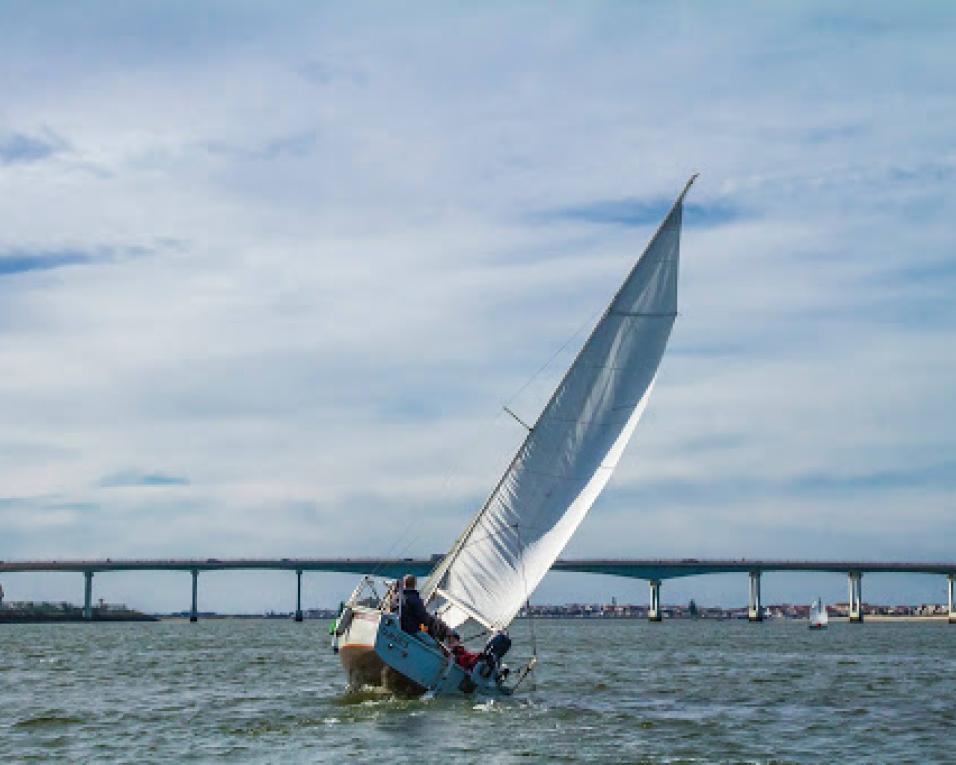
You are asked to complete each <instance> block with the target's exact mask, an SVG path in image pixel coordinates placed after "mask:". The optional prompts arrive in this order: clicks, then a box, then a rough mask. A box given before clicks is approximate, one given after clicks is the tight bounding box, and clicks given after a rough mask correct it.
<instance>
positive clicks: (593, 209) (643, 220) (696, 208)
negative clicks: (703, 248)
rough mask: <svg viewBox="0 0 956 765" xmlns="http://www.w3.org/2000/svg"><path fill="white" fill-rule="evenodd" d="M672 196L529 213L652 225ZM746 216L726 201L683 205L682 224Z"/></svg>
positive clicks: (547, 218)
mask: <svg viewBox="0 0 956 765" xmlns="http://www.w3.org/2000/svg"><path fill="white" fill-rule="evenodd" d="M673 201H674V200H673V199H672V198H671V199H668V198H659V199H652V200H646V199H637V198H628V199H606V200H599V201H595V202H589V203H586V204H580V205H570V206H568V207H561V208H558V209H556V210H549V211H544V212H539V213H535V214H533V215H532V216H531V217H532V219H533V220H536V221H538V222H540V223H553V222H555V221H560V220H565V221H571V222H580V223H593V224H598V225H615V226H656V225H657V224H658V223H660V222H661V219H662V218H663V216H664V215H665V214H666V213H667V210H668V209H669V208H670V206H671V204H673ZM746 217H748V216H747V215H746V213H745V212H744V210H742V209H740V208H737V207H733V206H731V205H730V204H727V203H719V202H715V203H711V204H698V203H695V202H687V203H686V204H685V205H684V226H686V227H695V226H696V227H708V226H719V225H722V224H725V223H733V222H735V221H739V220H742V219H745V218H746Z"/></svg>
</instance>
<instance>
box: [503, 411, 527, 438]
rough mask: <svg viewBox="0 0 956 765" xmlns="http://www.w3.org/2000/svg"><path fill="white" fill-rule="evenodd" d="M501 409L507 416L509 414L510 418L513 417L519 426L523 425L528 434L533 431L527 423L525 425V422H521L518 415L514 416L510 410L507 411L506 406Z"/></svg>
mask: <svg viewBox="0 0 956 765" xmlns="http://www.w3.org/2000/svg"><path fill="white" fill-rule="evenodd" d="M501 408H502V409H504V410H505V411H506V412H507V413H508V414H510V415H511V416H512V417H514V418H515V420H517V421H518V424H519V425H524V427H525V429H526V430H527V431H528V432H529V433H530V432H531V431H532V430H534V428H532V427H531V426H530V425H529V424H528V423H526V422H525V421H524V420H522V419H521V418H520V417H519V416H518V415H516V414H515V413H514V412H512V411H511V409H509V408H508V407H507V406H503V407H501Z"/></svg>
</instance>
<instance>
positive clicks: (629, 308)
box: [424, 176, 696, 629]
mask: <svg viewBox="0 0 956 765" xmlns="http://www.w3.org/2000/svg"><path fill="white" fill-rule="evenodd" d="M694 178H696V176H693V177H692V178H691V179H690V180H689V181H688V182H687V185H686V186H685V187H684V190H683V191H682V192H681V193H680V195H679V196H678V197H677V200H676V201H675V202H674V204H673V206H672V207H671V209H670V212H668V214H667V217H666V218H665V219H664V221H663V223H661V225H660V228H658V230H657V232H656V233H655V234H654V237H653V238H652V239H651V241H650V243H649V244H648V245H647V248H646V249H645V250H644V253H643V254H642V255H641V257H640V258H639V259H638V261H637V263H636V264H635V265H634V267H633V269H632V270H631V272H630V274H629V275H628V277H627V279H626V280H625V281H624V284H623V285H622V286H621V288H620V289H619V290H618V292H617V295H615V297H614V299H613V300H612V301H611V304H610V305H609V306H608V308H607V310H606V311H605V312H604V315H603V316H602V317H601V319H600V321H599V322H598V324H597V326H596V327H595V328H594V331H593V332H592V333H591V336H590V337H589V338H588V340H587V342H586V343H585V344H584V347H583V348H582V349H581V351H580V353H579V354H578V356H577V358H576V359H575V360H574V363H573V364H572V365H571V368H570V369H569V370H568V372H567V373H566V374H565V376H564V379H563V380H562V381H561V383H560V384H559V385H558V387H557V390H555V392H554V394H553V395H552V397H551V400H550V401H549V402H548V404H547V405H546V406H545V408H544V410H543V411H542V412H541V415H540V416H539V417H538V420H537V422H536V423H535V424H534V426H533V427H532V428H531V429H530V431H529V433H528V436H527V438H526V439H525V441H524V443H523V444H522V445H521V448H520V449H519V450H518V453H517V455H516V456H515V458H514V460H512V462H511V465H510V466H509V467H508V469H507V471H505V474H504V476H503V477H502V478H501V480H500V481H499V483H498V485H497V486H496V487H495V489H494V491H493V492H492V494H491V496H490V497H489V498H488V500H487V502H485V504H484V505H483V506H482V508H481V510H479V511H478V513H477V515H476V516H475V517H474V519H473V520H472V522H471V523H470V524H469V525H468V527H467V528H466V529H465V532H464V533H463V534H462V535H461V536H460V537H459V538H458V541H457V542H456V543H455V545H454V546H453V547H452V549H451V551H450V552H449V553H448V554H447V555H446V556H445V557H444V558H443V559H442V560H441V561H440V562H439V563H438V565H437V566H436V568H435V570H434V571H433V572H432V574H431V576H430V577H429V580H428V583H427V585H426V587H425V592H424V594H425V596H426V598H428V599H429V602H430V607H432V608H433V609H435V611H436V612H437V613H438V614H439V615H440V616H441V617H442V618H443V619H444V621H445V622H446V623H448V624H449V625H450V626H453V627H454V626H457V625H459V624H461V623H462V622H464V621H465V620H467V619H468V618H469V617H470V618H472V619H475V620H476V621H478V622H480V623H481V624H483V625H484V626H485V627H488V628H490V629H503V628H505V627H507V626H508V624H510V623H511V620H512V619H514V617H515V615H516V614H517V613H518V611H519V610H520V609H521V607H522V606H523V605H524V603H525V601H526V600H527V598H528V596H529V595H530V594H531V592H532V591H533V590H534V589H535V588H536V587H537V586H538V583H539V582H540V581H541V579H542V578H543V577H544V575H545V574H546V573H547V572H548V569H550V568H551V566H552V564H553V563H554V561H555V560H556V559H557V557H558V555H560V554H561V551H562V550H563V549H564V547H565V545H566V544H567V543H568V540H570V538H571V535H572V534H574V532H575V530H576V529H577V527H578V525H579V524H580V523H581V521H582V520H583V519H584V516H585V515H586V514H587V512H588V510H589V509H590V508H591V505H592V504H594V501H595V500H596V499H597V497H598V495H599V494H600V493H601V490H602V489H603V488H604V486H605V484H606V483H607V482H608V480H609V479H610V477H611V472H612V471H613V470H614V468H615V467H616V466H617V463H618V460H620V458H621V454H622V452H623V451H624V447H625V446H626V445H627V442H628V440H629V439H630V437H631V434H632V433H633V432H634V428H635V427H636V425H637V421H638V419H639V418H640V416H641V413H642V412H643V411H644V407H645V406H646V405H647V399H648V396H649V395H650V392H651V388H652V387H653V385H654V378H655V377H656V375H657V368H658V366H659V365H660V361H661V357H662V356H663V354H664V348H665V346H666V344H667V339H668V337H669V336H670V333H671V328H672V327H673V325H674V319H675V317H676V316H677V270H678V260H679V253H680V229H681V215H682V209H683V201H684V196H685V195H686V194H687V191H688V189H689V188H690V186H691V184H692V183H693V182H694Z"/></svg>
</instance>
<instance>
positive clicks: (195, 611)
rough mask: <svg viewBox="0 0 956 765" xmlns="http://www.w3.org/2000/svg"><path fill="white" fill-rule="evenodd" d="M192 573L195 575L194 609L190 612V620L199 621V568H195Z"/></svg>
mask: <svg viewBox="0 0 956 765" xmlns="http://www.w3.org/2000/svg"><path fill="white" fill-rule="evenodd" d="M192 575H193V606H192V610H191V611H190V612H189V621H191V622H198V621H199V613H198V611H199V609H198V608H197V607H196V606H197V602H198V598H197V597H196V596H197V595H198V592H199V570H198V569H195V568H194V569H193V570H192Z"/></svg>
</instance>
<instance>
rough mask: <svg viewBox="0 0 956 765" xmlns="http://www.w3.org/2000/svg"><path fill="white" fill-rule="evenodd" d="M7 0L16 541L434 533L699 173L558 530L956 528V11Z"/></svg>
mask: <svg viewBox="0 0 956 765" xmlns="http://www.w3.org/2000/svg"><path fill="white" fill-rule="evenodd" d="M0 14H3V15H4V20H5V21H6V22H7V23H3V24H0V65H2V66H3V67H4V71H7V72H10V73H11V76H9V77H7V78H5V79H4V80H3V82H2V84H0V95H2V96H3V102H4V122H5V124H9V125H16V126H26V127H23V128H21V129H19V131H13V132H4V133H2V135H3V136H4V138H3V139H2V140H0V146H2V147H4V149H3V151H4V152H6V153H0V171H2V172H0V195H2V198H3V199H4V205H3V206H2V209H0V232H2V242H0V276H5V277H6V278H0V335H2V342H0V369H3V374H2V375H0V410H2V411H3V412H4V427H3V443H2V444H0V454H2V457H3V459H2V460H0V483H2V485H3V486H4V487H5V488H4V491H5V493H8V494H9V495H10V496H11V497H27V498H29V497H35V498H39V499H36V500H35V501H31V502H21V503H20V504H18V505H17V506H16V507H13V506H9V507H0V511H2V512H4V513H5V515H4V524H5V525H4V528H5V530H7V533H5V534H3V535H0V557H13V556H14V555H17V556H19V555H28V554H29V555H33V556H36V557H54V556H64V555H87V554H91V555H92V554H101V555H103V556H104V557H105V556H113V557H117V556H120V555H134V554H155V555H157V556H159V555H177V554H197V555H217V556H228V555H230V554H263V555H266V554H274V555H277V556H282V555H296V554H330V555H331V554H361V553H363V552H366V553H369V554H372V553H378V552H380V553H385V552H386V551H388V550H389V549H390V548H392V547H393V546H395V547H399V548H402V549H403V550H405V551H406V552H407V553H408V554H430V553H432V552H437V551H439V550H441V549H444V548H445V547H446V546H447V545H448V544H449V543H450V541H451V540H453V539H454V538H455V536H456V535H457V534H458V533H459V532H460V530H461V528H462V526H463V525H464V523H465V522H466V521H467V519H468V517H469V516H470V514H471V513H472V512H473V511H474V509H475V508H476V507H477V506H478V505H480V503H481V501H482V499H483V498H484V496H486V495H487V492H488V491H489V490H490V488H491V486H493V485H494V482H495V481H496V480H497V478H498V476H499V475H500V473H501V471H502V470H503V469H504V467H505V465H506V464H507V462H508V460H509V459H510V458H511V456H512V454H513V453H514V450H515V449H516V448H517V446H518V444H519V443H520V440H521V437H522V431H521V428H520V426H517V424H516V423H514V422H513V421H512V420H510V418H508V417H507V416H502V415H501V413H500V412H501V404H502V403H503V402H509V406H511V407H512V408H513V409H514V410H515V411H516V412H518V413H519V414H520V415H521V416H522V418H524V419H526V420H530V419H534V417H535V415H536V414H537V412H538V411H539V409H540V407H541V406H542V404H543V402H544V401H546V400H547V398H548V396H549V394H550V392H551V390H552V389H553V386H554V384H555V383H556V382H557V380H558V379H559V378H560V376H561V374H562V372H563V370H564V368H565V367H566V365H567V364H568V363H570V360H571V359H572V358H573V357H574V354H575V352H576V350H577V348H578V347H579V346H580V343H581V341H582V340H583V338H584V337H586V335H587V332H588V330H589V327H590V326H591V324H592V323H593V320H594V317H596V316H597V315H599V314H600V312H601V311H602V310H603V308H604V306H605V305H606V302H607V300H608V299H609V297H610V295H612V294H613V292H614V290H615V289H616V288H617V285H618V284H619V282H620V280H621V278H622V277H623V276H624V274H626V273H627V271H628V269H629V268H630V266H631V265H632V264H633V262H634V259H635V258H636V257H637V256H638V254H639V253H640V252H641V250H642V249H643V247H644V245H645V243H646V239H647V237H648V236H649V235H650V233H651V231H652V230H653V228H654V227H655V226H656V225H657V223H658V222H659V220H660V216H661V215H663V213H664V211H665V210H666V209H667V207H668V206H669V205H670V203H671V201H672V200H673V198H674V196H675V194H676V193H677V192H678V191H679V190H680V188H681V187H682V185H683V183H684V181H685V180H686V178H687V177H688V176H689V175H690V173H691V172H694V171H700V172H701V176H700V178H699V179H698V181H697V183H696V184H695V185H694V187H693V189H692V190H691V192H690V195H689V197H688V201H687V207H686V215H685V223H686V227H685V235H684V240H683V242H682V253H683V255H682V257H683V260H682V264H681V285H680V290H681V295H680V312H681V315H680V317H679V319H678V321H677V324H676V327H675V330H674V333H673V336H672V339H671V343H670V347H669V349H668V353H667V355H666V356H665V359H664V365H663V367H662V369H661V373H660V377H659V379H658V384H657V386H656V389H655V392H654V396H653V398H652V400H651V404H650V406H649V408H648V411H647V413H646V415H645V419H644V421H643V422H642V423H641V425H640V427H639V428H638V430H637V433H636V436H635V440H634V442H633V444H632V445H631V446H630V447H629V448H628V450H627V451H626V453H625V455H624V458H623V460H622V462H621V464H620V467H619V469H618V471H617V473H616V474H615V478H614V479H613V481H612V483H611V485H610V486H609V488H608V489H607V491H606V492H605V494H604V495H602V497H601V499H600V500H599V503H598V505H597V506H596V507H595V510H594V512H593V513H592V515H591V516H589V518H588V520H587V521H586V522H585V524H584V526H583V528H582V529H581V531H580V533H579V534H578V535H577V536H576V537H575V539H574V541H573V553H574V554H577V555H603V554H620V555H636V554H641V555H666V554H675V555H677V556H678V557H683V556H697V557H701V556H703V555H706V554H710V555H729V556H740V555H748V556H752V555H755V554H758V553H759V554H767V555H772V554H773V555H802V556H810V557H812V556H814V555H815V554H821V555H822V554H823V551H826V554H828V555H829V554H832V555H835V556H840V555H844V554H849V553H850V552H853V553H854V554H863V555H871V556H876V555H880V556H885V557H901V558H905V557H921V556H923V557H925V556H938V555H945V554H949V553H948V552H946V551H945V549H944V547H943V546H944V542H942V541H940V540H946V539H949V538H952V537H953V535H956V525H954V524H956V520H954V519H953V518H952V513H951V500H952V493H953V487H952V485H951V483H947V480H946V478H945V475H944V474H945V471H947V470H948V469H949V467H948V466H950V465H952V463H953V458H952V455H953V454H954V453H956V437H954V435H953V434H954V433H956V419H954V418H956V413H954V412H953V410H952V407H951V406H950V405H949V402H950V401H951V400H952V391H953V390H954V389H956V358H954V356H953V354H952V351H951V348H952V347H953V345H954V336H956V310H954V308H953V301H952V299H951V293H952V278H951V277H952V274H953V273H954V272H956V265H954V262H956V261H954V257H953V252H954V247H953V234H952V223H951V222H952V220H954V219H956V203H954V201H953V198H952V194H951V186H952V180H953V177H954V168H956V155H954V153H953V148H952V135H953V133H954V125H956V108H954V104H956V98H954V96H956V93H954V90H953V89H954V82H953V78H952V77H950V76H948V75H949V72H951V71H952V70H953V68H954V65H956V59H954V53H953V48H952V44H951V40H952V37H953V33H954V29H956V11H954V10H952V9H949V8H948V7H944V6H942V5H941V6H939V7H934V8H933V10H932V11H928V12H926V13H921V14H912V13H911V12H909V11H908V9H903V8H902V7H899V8H897V7H895V6H891V5H880V4H873V5H868V6H867V7H866V8H865V9H863V10H861V9H860V8H853V9H848V10H845V11H841V10H836V11H834V10H833V9H832V7H831V6H830V5H828V4H824V3H820V4H816V5H814V4H811V6H809V7H805V6H799V7H798V6H793V7H787V8H784V7H781V6H773V7H771V6H763V5H759V4H756V5H753V6H748V7H745V8H740V9H738V10H736V11H733V12H728V11H727V10H726V9H711V8H709V7H705V6H700V7H694V8H690V9H685V10H684V12H681V13H678V14H675V13H673V9H672V8H671V6H669V5H667V4H665V3H660V4H655V3H644V4H640V5H636V4H635V5H613V6H612V5H603V6H594V7H587V8H585V7H582V8H579V9H576V10H571V9H569V8H562V9H559V10H558V11H555V10H554V9H553V8H550V7H546V6H534V5H530V6H521V7H511V6H496V7H484V6H481V7H479V6H474V7H467V8H466V7H458V8H451V9H449V8H448V7H444V6H442V7H439V6H429V5H427V4H426V5H425V6H416V7H415V8H414V9H411V10H409V9H407V8H406V9H403V11H402V12H400V13H399V12H394V13H392V12H384V13H383V11H382V10H381V9H375V10H366V9H364V8H362V7H361V6H356V5H348V6H347V5H340V6H335V7H328V8H322V9H321V10H315V9H312V8H310V7H301V8H299V9H297V11H296V12H295V13H289V14H277V13H272V12H267V11H265V10H261V9H256V8H255V7H254V6H249V7H234V6H222V7H217V8H216V9H215V10H214V11H213V12H212V13H211V15H210V14H206V16H204V17H203V19H200V20H199V23H197V21H196V19H193V18H187V15H188V14H184V12H183V10H182V8H180V7H179V6H175V5H162V4H157V5H155V6H150V7H149V8H148V10H146V11H144V10H143V9H138V10H137V12H136V13H129V14H127V13H113V12H109V13H107V12H105V10H104V9H102V8H98V7H94V8H92V9H87V8H85V9H84V10H83V11H82V12H80V11H75V10H71V9H70V8H68V7H67V6H63V7H57V8H51V7H49V6H42V5H36V6H34V5H29V6H26V5H20V6H11V7H10V8H8V9H6V10H3V11H0ZM26 26H29V28H31V29H33V30H35V33H34V34H33V35H31V36H30V38H29V42H28V43H27V42H25V39H26V38H23V36H22V35H20V34H18V31H17V30H20V29H22V28H25V27H26ZM356 30H361V31H360V33H359V32H357V31H356ZM821 30H823V32H824V34H821V33H820V32H821ZM67 35H69V39H70V40H71V45H70V46H68V47H64V46H63V45H62V43H61V41H62V39H64V38H65V37H66V36H67ZM37 125H44V126H45V125H48V126H50V127H49V129H48V131H44V130H34V129H32V128H29V126H37ZM10 136H20V137H19V138H16V140H12V139H11V138H10ZM11 147H12V148H11ZM51 159H52V160H54V161H49V160H51ZM91 168H95V169H96V172H90V169H91ZM136 248H141V251H137V250H136ZM139 255H142V256H139ZM146 255H151V256H150V257H146ZM53 273H59V274H62V275H63V276H66V275H68V276H69V278H62V279H60V278H41V277H42V276H43V274H47V275H50V274H53ZM31 274H32V276H30V275H31ZM569 338H570V340H569ZM552 356H553V359H552V361H551V363H550V364H549V365H547V366H546V367H545V369H544V370H543V371H542V372H541V373H540V374H538V375H537V376H536V377H535V378H534V380H533V382H532V383H531V384H530V385H528V386H527V387H524V386H525V383H526V381H527V380H528V377H529V376H530V375H531V374H532V373H534V372H535V370H538V369H539V368H540V367H541V366H542V364H543V362H545V361H546V360H547V359H548V358H549V357H552ZM516 391H520V392H519V393H518V394H517V395H514V394H515V392H516ZM123 466H134V467H132V468H127V469H125V470H120V467H123ZM136 466H160V467H161V469H159V468H157V469H155V470H153V469H144V468H142V467H136ZM150 477H152V478H153V479H158V481H157V482H156V483H154V484H152V485H151V484H150V482H149V479H150ZM164 480H171V481H182V482H181V483H175V482H174V483H163V481H164ZM163 487H165V488H163ZM947 503H948V504H947ZM901 507H905V512H902V511H901V510H900V508H901ZM947 507H949V508H950V512H949V514H948V515H947V513H946V512H945V509H946V508H947ZM78 508H84V509H82V510H80V509H78ZM396 525H400V526H401V527H402V533H401V537H402V538H401V540H400V541H398V542H396V539H395V536H396V535H395V533H394V529H395V528H396ZM13 529H15V531H14V530H13ZM369 529H373V530H374V532H372V533H370V532H369ZM104 580H105V577H104ZM116 581H117V584H116V585H115V586H116V587H119V586H120V585H119V584H118V582H119V581H120V579H117V580H116ZM229 581H232V580H229ZM98 582H99V580H98ZM6 584H7V583H6V581H5V586H6ZM64 586H67V585H64ZM68 586H69V587H74V589H76V588H75V586H74V585H73V584H70V585H68ZM97 586H100V585H99V584H98V585H97ZM591 586H592V585H587V584H583V585H580V589H578V590H575V591H576V592H578V593H579V594H580V593H581V591H582V590H585V589H586V588H587V587H591ZM904 586H909V585H904ZM566 587H570V590H574V589H575V588H578V585H576V584H572V585H566ZM604 587H605V585H604V584H600V585H597V584H595V585H593V588H595V589H592V590H591V592H592V594H594V593H598V594H600V593H605V592H606V590H605V589H601V588H604ZM841 587H842V583H841ZM223 590H224V591H223V594H222V597H223V598H224V600H223V602H222V606H221V607H223V608H228V607H230V604H235V608H237V609H247V608H252V607H258V606H270V605H274V601H273V598H275V597H277V596H276V595H275V594H274V593H273V592H272V591H271V590H270V589H269V587H268V586H266V585H264V584H261V583H258V580H257V581H256V582H250V583H249V584H248V586H244V587H242V588H239V587H236V588H235V591H234V592H233V594H232V595H230V594H229V593H228V592H227V590H228V587H226V586H225V585H224V588H223ZM570 590H565V589H557V590H554V591H553V592H555V593H556V596H557V597H561V598H563V597H564V595H565V592H566V591H570ZM183 592H186V590H183ZM290 592H291V589H290ZM727 592H728V593H730V594H729V595H728V597H731V596H732V597H737V594H738V592H739V593H743V592H745V590H744V589H742V588H738V589H733V587H731V588H730V589H729V590H727ZM187 594H188V593H187ZM74 595H75V592H74V591H73V590H69V591H66V592H64V593H63V596H65V597H74ZM132 595H133V597H131V598H130V601H131V603H133V604H137V605H143V606H145V607H149V606H150V603H146V602H143V601H142V600H137V598H146V597H147V596H144V595H137V594H136V593H132ZM718 596H719V593H718V594H717V595H715V596H714V597H718ZM148 597H153V598H156V599H157V602H159V599H160V596H159V595H151V596H148ZM171 597H172V596H171ZM176 597H178V596H176ZM543 597H553V596H551V595H548V594H547V591H545V593H544V595H543ZM595 597H596V595H595ZM641 597H642V595H641ZM741 597H742V595H741ZM230 598H231V600H230ZM173 599H175V598H173ZM330 600H334V601H335V602H337V600H338V598H337V597H334V598H331V597H330ZM171 605H180V607H181V604H180V603H179V602H178V601H177V602H176V603H173V604H171Z"/></svg>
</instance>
